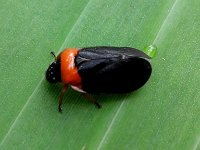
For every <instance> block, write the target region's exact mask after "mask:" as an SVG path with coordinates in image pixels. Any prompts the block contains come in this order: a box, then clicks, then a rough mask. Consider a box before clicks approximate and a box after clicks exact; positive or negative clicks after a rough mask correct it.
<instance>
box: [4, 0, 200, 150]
mask: <svg viewBox="0 0 200 150" xmlns="http://www.w3.org/2000/svg"><path fill="white" fill-rule="evenodd" d="M199 6H200V1H198V0H191V1H188V0H165V1H164V0H160V1H156V0H117V1H116V0H67V1H64V0H57V1H52V0H50V1H49V0H44V1H39V0H35V1H29V0H28V1H27V0H21V1H11V0H1V1H0V33H1V36H0V52H1V53H0V54H1V55H0V70H1V79H0V149H5V150H8V149H9V150H10V149H73V150H74V149H75V150H76V149H79V150H80V149H85V150H94V149H97V150H103V149H106V150H111V149H119V150H121V149H127V150H129V149H138V150H144V149H158V150H160V149H162V150H163V149H166V150H169V149H176V150H177V149H180V150H188V149H189V150H196V149H200V117H199V116H200V100H199V97H200V91H199V85H200V75H199V74H200V49H199V47H200V42H199V39H200V34H199V33H200V15H199V14H200V9H199ZM152 44H153V45H156V46H157V47H158V50H157V55H156V57H155V58H154V59H153V60H152V64H153V73H152V76H151V78H150V80H149V81H148V83H147V84H146V85H145V86H144V87H143V88H141V89H140V90H138V91H136V92H133V93H130V94H127V95H95V98H96V99H97V100H98V101H99V103H100V104H101V105H102V109H100V110H98V109H96V108H95V107H94V106H93V105H92V104H90V103H88V102H87V101H86V100H85V99H84V98H83V97H82V96H81V94H80V93H77V92H75V91H73V90H71V89H69V90H68V92H67V93H66V95H65V97H64V106H63V109H64V110H63V113H62V114H60V113H59V112H58V110H57V109H58V108H57V107H58V98H59V94H60V91H61V88H62V87H61V86H60V85H58V84H57V85H50V84H49V83H47V82H46V81H45V78H44V72H45V70H46V69H47V67H48V65H49V63H50V62H51V61H52V59H53V58H52V56H51V55H50V54H49V53H50V51H52V50H54V51H55V52H56V53H59V52H60V51H61V50H63V49H64V48H66V47H86V46H97V45H109V46H130V47H135V48H138V49H141V50H144V48H145V47H147V46H149V45H152Z"/></svg>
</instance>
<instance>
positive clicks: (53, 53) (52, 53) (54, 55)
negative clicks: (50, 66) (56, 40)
mask: <svg viewBox="0 0 200 150" xmlns="http://www.w3.org/2000/svg"><path fill="white" fill-rule="evenodd" d="M50 54H51V55H53V57H54V59H55V60H56V58H57V57H56V54H55V52H53V51H52V52H51V53H50Z"/></svg>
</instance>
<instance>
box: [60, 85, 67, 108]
mask: <svg viewBox="0 0 200 150" xmlns="http://www.w3.org/2000/svg"><path fill="white" fill-rule="evenodd" d="M67 86H68V85H67V84H65V85H64V87H63V89H62V91H61V93H60V98H59V105H58V111H59V112H62V100H63V96H64V94H65V92H66V91H67Z"/></svg>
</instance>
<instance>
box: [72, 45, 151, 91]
mask: <svg viewBox="0 0 200 150" xmlns="http://www.w3.org/2000/svg"><path fill="white" fill-rule="evenodd" d="M149 59H150V57H149V56H148V55H146V54H145V53H143V52H142V51H139V50H137V49H134V48H130V47H89V48H82V49H80V50H79V52H78V54H77V56H76V58H75V65H76V67H77V68H78V73H79V75H80V76H81V80H82V89H83V90H84V91H86V92H87V93H91V94H98V93H107V94H118V93H128V92H132V91H134V90H137V89H138V88H140V87H142V86H143V85H144V84H145V83H146V82H147V81H148V79H149V77H150V75H151V72H152V67H151V64H150V62H149Z"/></svg>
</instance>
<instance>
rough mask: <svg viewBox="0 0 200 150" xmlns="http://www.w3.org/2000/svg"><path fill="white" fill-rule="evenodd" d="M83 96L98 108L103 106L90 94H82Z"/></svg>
mask: <svg viewBox="0 0 200 150" xmlns="http://www.w3.org/2000/svg"><path fill="white" fill-rule="evenodd" d="M82 94H83V96H84V97H85V98H86V100H88V101H89V102H91V103H93V104H94V105H95V106H96V107H97V108H99V109H100V108H101V105H100V104H99V103H98V102H97V101H96V100H95V99H94V98H93V97H92V96H91V95H89V94H88V93H82Z"/></svg>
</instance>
